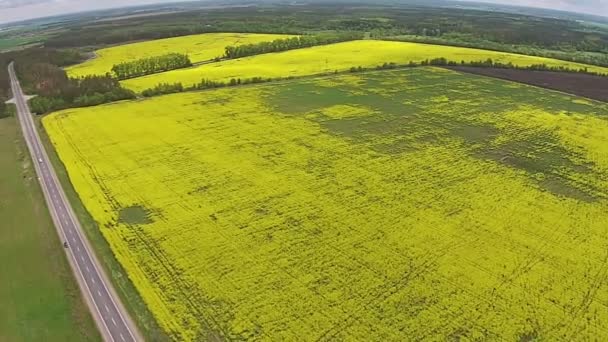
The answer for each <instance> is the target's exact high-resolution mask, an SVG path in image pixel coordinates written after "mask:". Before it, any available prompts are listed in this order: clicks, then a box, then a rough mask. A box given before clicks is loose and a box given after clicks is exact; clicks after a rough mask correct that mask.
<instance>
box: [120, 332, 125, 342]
mask: <svg viewBox="0 0 608 342" xmlns="http://www.w3.org/2000/svg"><path fill="white" fill-rule="evenodd" d="M120 339H121V340H123V341H126V340H125V337H124V336H122V333H120Z"/></svg>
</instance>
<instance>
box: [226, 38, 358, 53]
mask: <svg viewBox="0 0 608 342" xmlns="http://www.w3.org/2000/svg"><path fill="white" fill-rule="evenodd" d="M362 38H363V34H362V33H361V32H345V33H339V34H332V35H310V36H299V37H292V38H285V39H275V40H273V41H271V42H260V43H257V44H245V45H238V46H227V47H226V54H225V57H226V58H228V59H233V58H241V57H247V56H254V55H261V54H264V53H271V52H280V51H289V50H295V49H302V48H307V47H312V46H319V45H328V44H335V43H340V42H347V41H351V40H358V39H362Z"/></svg>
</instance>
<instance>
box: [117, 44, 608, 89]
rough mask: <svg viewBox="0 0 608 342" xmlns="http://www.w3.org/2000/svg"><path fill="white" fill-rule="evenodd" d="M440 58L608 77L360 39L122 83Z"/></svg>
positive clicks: (485, 54) (145, 84)
mask: <svg viewBox="0 0 608 342" xmlns="http://www.w3.org/2000/svg"><path fill="white" fill-rule="evenodd" d="M438 57H445V58H447V59H448V60H453V61H457V62H460V61H465V62H470V61H481V60H487V59H488V58H492V59H493V60H494V61H497V62H502V63H509V62H512V63H513V64H515V65H518V66H526V65H532V64H542V63H544V64H546V65H550V66H565V67H569V68H574V69H578V68H584V67H588V69H589V70H590V71H597V72H601V73H608V68H602V67H598V66H587V65H583V64H578V63H574V62H565V61H560V60H556V59H550V58H543V57H533V56H526V55H517V54H512V53H506V52H496V51H488V50H479V49H469V48H461V47H452V46H443V45H430V44H420V43H407V42H390V41H375V40H361V41H353V42H345V43H338V44H332V45H325V46H317V47H312V48H306V49H298V50H291V51H286V52H281V53H273V54H265V55H258V56H252V57H246V58H241V59H236V60H230V61H225V62H220V63H213V64H207V65H201V66H199V67H198V68H190V69H181V70H173V71H169V72H165V73H160V74H154V75H148V76H144V77H140V78H136V79H130V80H126V81H123V82H122V84H123V85H124V86H125V87H127V88H129V89H132V90H135V91H137V92H141V91H142V90H145V89H148V88H152V87H154V86H156V85H157V84H159V83H177V82H181V83H182V84H183V85H184V86H191V85H193V84H196V83H198V82H200V81H201V80H202V79H203V78H206V79H211V80H217V81H228V80H230V79H231V78H252V77H264V78H268V77H271V78H275V77H289V76H305V75H314V74H320V73H328V72H333V71H336V70H338V71H344V70H348V69H350V68H351V67H358V66H362V67H366V68H370V67H376V66H378V65H380V64H383V63H391V62H393V63H398V64H407V63H408V62H410V61H413V62H422V61H424V60H426V59H433V58H438Z"/></svg>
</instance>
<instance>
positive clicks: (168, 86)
mask: <svg viewBox="0 0 608 342" xmlns="http://www.w3.org/2000/svg"><path fill="white" fill-rule="evenodd" d="M281 79H283V78H274V79H273V78H263V77H251V78H243V79H242V78H232V79H230V81H228V82H222V81H213V80H209V79H203V80H202V81H201V82H199V83H197V84H194V85H192V86H190V87H184V85H183V84H182V83H180V82H178V83H160V84H158V85H157V86H156V87H154V88H150V89H146V90H144V91H143V92H142V93H141V94H142V96H144V97H152V96H158V95H165V94H173V93H181V92H183V91H192V90H205V89H217V88H224V87H234V86H238V85H246V84H259V83H266V82H272V81H274V80H281Z"/></svg>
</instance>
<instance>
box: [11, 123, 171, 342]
mask: <svg viewBox="0 0 608 342" xmlns="http://www.w3.org/2000/svg"><path fill="white" fill-rule="evenodd" d="M36 119H37V120H36V126H37V129H38V131H39V132H40V138H41V140H42V143H43V144H44V147H45V149H46V151H47V154H48V156H49V158H50V160H51V163H52V164H53V167H54V169H55V172H56V173H57V177H58V178H59V181H60V182H61V185H62V187H63V189H64V191H65V193H66V195H67V197H68V199H69V201H70V204H71V205H72V208H73V209H74V211H75V213H76V215H77V216H78V219H79V220H80V224H81V225H82V228H83V229H84V231H85V233H86V235H87V238H88V239H89V241H90V242H91V244H92V246H93V248H94V249H95V254H96V255H97V257H98V259H99V261H100V262H101V264H102V266H103V267H104V269H105V271H106V274H107V275H108V276H109V277H110V278H111V280H112V283H113V284H114V288H115V289H116V291H117V293H118V295H119V296H120V298H121V299H122V300H123V303H125V306H126V309H127V310H128V311H129V313H130V314H131V317H133V319H134V320H135V323H136V324H137V326H138V328H139V330H140V332H141V333H142V335H143V337H144V338H145V339H146V341H168V340H169V339H168V337H167V335H166V334H165V333H164V332H163V331H162V329H161V328H160V327H159V326H158V324H157V322H156V319H155V318H154V316H153V315H152V313H151V312H150V311H149V310H148V307H147V306H146V304H145V303H144V301H143V300H142V298H141V297H140V295H139V293H138V292H137V290H136V289H135V287H134V286H133V284H132V283H131V281H130V280H129V278H128V277H127V275H126V272H125V271H124V269H123V268H122V266H121V265H120V264H119V263H118V261H117V260H116V258H115V257H114V254H113V253H112V251H111V249H110V246H109V245H108V243H107V241H106V240H105V238H104V237H103V235H102V234H101V232H100V231H99V228H98V226H97V223H96V222H95V220H93V218H92V217H91V215H90V214H89V212H88V211H87V209H86V208H85V207H84V205H83V204H82V202H81V200H80V197H78V194H77V193H76V191H75V190H74V187H73V186H72V183H71V181H70V178H69V176H68V174H67V171H66V169H65V166H64V165H63V163H62V162H61V160H60V159H59V157H58V156H57V153H56V151H55V148H54V147H53V145H52V144H51V142H50V141H49V138H48V135H47V134H46V131H45V130H44V128H43V127H42V125H41V123H40V120H39V118H36ZM0 340H1V339H0Z"/></svg>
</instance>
